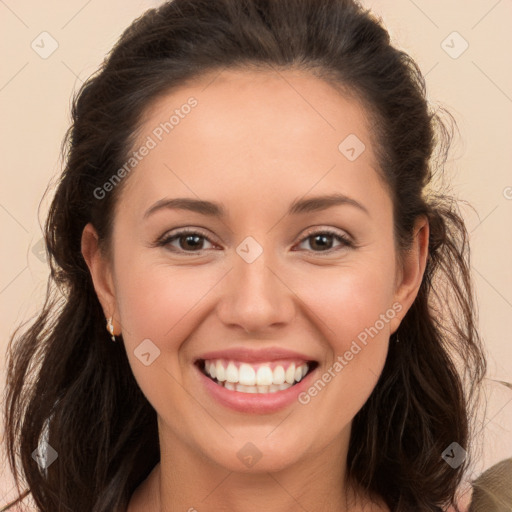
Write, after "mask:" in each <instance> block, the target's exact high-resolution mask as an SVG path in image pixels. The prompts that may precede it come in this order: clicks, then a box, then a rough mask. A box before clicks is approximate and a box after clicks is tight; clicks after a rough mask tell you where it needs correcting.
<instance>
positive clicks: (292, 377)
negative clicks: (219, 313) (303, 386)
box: [195, 359, 318, 394]
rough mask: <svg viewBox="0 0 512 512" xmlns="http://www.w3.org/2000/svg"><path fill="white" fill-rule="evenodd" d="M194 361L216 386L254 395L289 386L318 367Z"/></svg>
mask: <svg viewBox="0 0 512 512" xmlns="http://www.w3.org/2000/svg"><path fill="white" fill-rule="evenodd" d="M195 364H196V366H197V367H198V368H199V370H200V371H201V372H202V373H203V374H204V375H206V377H208V378H209V379H210V380H213V382H215V383H216V384H217V385H219V386H221V387H224V388H226V389H228V390H230V391H238V392H241V393H255V394H264V393H276V392H278V391H284V390H285V389H288V388H291V387H293V386H295V385H296V384H298V383H299V382H300V381H301V380H302V379H304V378H305V377H306V376H307V375H309V374H310V373H311V372H312V371H313V370H314V369H315V368H316V367H317V366H318V363H317V362H316V361H307V362H289V361H287V362H273V363H261V364H249V363H244V362H238V361H228V360H224V359H217V360H205V359H198V360H197V361H196V363H195Z"/></svg>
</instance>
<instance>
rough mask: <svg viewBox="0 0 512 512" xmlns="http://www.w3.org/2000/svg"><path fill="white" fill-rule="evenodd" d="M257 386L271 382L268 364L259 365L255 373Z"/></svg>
mask: <svg viewBox="0 0 512 512" xmlns="http://www.w3.org/2000/svg"><path fill="white" fill-rule="evenodd" d="M256 383H257V384H258V386H270V384H272V370H271V369H270V368H269V367H268V366H260V367H259V368H258V373H257V374H256Z"/></svg>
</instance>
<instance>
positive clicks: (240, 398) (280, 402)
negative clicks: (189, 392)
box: [194, 365, 316, 414]
mask: <svg viewBox="0 0 512 512" xmlns="http://www.w3.org/2000/svg"><path fill="white" fill-rule="evenodd" d="M194 366H195V365H194ZM196 370H197V372H198V373H199V377H200V379H201V381H202V383H203V385H204V387H205V388H206V390H207V392H208V393H209V394H210V395H211V396H212V398H214V399H215V400H216V401H217V402H219V403H220V404H221V405H223V406H225V407H229V408H230V409H234V410H236V411H239V412H248V413H255V414H266V413H272V412H276V411H279V410H280V409H284V408H285V407H287V406H289V405H291V404H292V403H293V402H298V396H299V394H300V393H302V392H303V391H305V390H306V389H307V388H308V386H309V381H310V379H311V376H312V375H313V374H314V373H315V371H316V368H315V369H314V370H313V371H311V372H309V373H308V374H307V375H306V376H305V377H304V378H303V379H302V380H301V381H300V382H298V383H297V384H295V385H294V386H292V387H290V388H288V389H283V390H282V391H276V392H275V393H243V392H241V391H231V390H230V389H226V388H225V387H224V386H220V385H219V384H217V383H215V382H214V381H213V380H212V379H210V378H209V377H207V376H206V375H205V374H204V373H203V372H202V371H201V370H200V369H199V368H198V367H197V366H196Z"/></svg>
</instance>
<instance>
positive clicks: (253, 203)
mask: <svg viewBox="0 0 512 512" xmlns="http://www.w3.org/2000/svg"><path fill="white" fill-rule="evenodd" d="M190 96H194V97H195V98H196V99H197V100H198V105H197V106H196V107H195V108H194V109H192V111H191V112H190V114H188V115H187V116H185V118H184V119H181V120H180V123H179V125H177V126H175V128H174V129H173V130H172V132H170V133H169V134H167V135H165V136H164V138H163V139H162V141H161V142H159V144H158V145H157V146H156V147H155V148H154V149H152V150H151V151H150V152H149V154H148V155H147V156H145V157H144V158H143V160H142V161H141V162H140V163H139V164H138V165H137V167H136V168H135V169H134V170H133V171H132V172H131V174H130V175H129V176H128V177H127V178H125V180H126V182H125V183H124V186H125V188H124V189H123V190H122V193H121V195H120V197H119V202H118V207H117V209H116V212H115V219H114V230H113V239H112V248H113V252H112V258H111V259H109V258H107V257H106V256H104V255H103V254H102V253H101V251H100V250H99V248H98V243H97V234H96V231H95V230H94V227H93V226H92V225H91V224H88V225H87V226H86V227H85V229H84V231H83V236H82V252H83V255H84V258H85V260H86V261H87V264H88V266H89V269H90V272H91V275H92V278H93V282H94V286H95V289H96V292H97V294H98V298H99V300H100V302H101V304H102V307H103V310H104V312H105V316H106V317H107V318H108V317H110V316H111V315H113V316H114V327H115V334H116V335H119V334H121V333H122V336H123V337H122V340H123V342H124V344H125V347H126V352H127V355H128V358H129V361H130V365H131V368H132V371H133V374H134V376H135V378H136V380H137V382H138V384H139V386H140V387H141V389H142V391H143V392H144V394H145V396H146V397H147V399H148V400H149V402H150V403H151V404H152V406H153V407H154V409H155V410H156V412H157V416H158V425H159V438H160V446H161V462H160V463H159V464H158V465H157V466H155V469H154V470H153V472H152V473H151V474H150V476H149V477H148V478H147V480H146V481H145V482H143V483H142V484H141V485H140V486H139V488H138V489H137V490H136V492H135V493H134V495H133V497H132V500H131V502H130V505H129V507H128V512H137V511H139V510H145V511H147V510H149V511H157V510H184V511H185V510H191V509H192V510H193V509H194V508H195V509H197V510H198V511H200V512H207V511H219V510H230V511H232V512H242V511H243V512H252V511H259V510H265V509H270V508H271V509H272V511H274V512H285V511H286V512H288V511H291V510H297V508H298V506H299V504H300V506H301V507H304V509H305V510H309V511H315V512H320V511H322V512H324V511H325V512H329V511H337V512H339V511H348V510H350V511H351V512H352V511H354V512H355V511H370V510H373V511H386V510H388V508H387V507H386V506H385V505H384V504H383V502H382V501H380V500H377V501H376V503H374V504H373V505H371V504H370V500H369V497H368V496H365V495H364V494H362V493H360V492H359V490H358V489H355V488H353V487H352V488H349V486H348V485H346V483H345V468H346V456H347V450H348V443H349V436H350V429H351V424H352V420H353V418H354V416H355V415H356V413H357V412H358V411H359V410H360V409H361V407H362V406H363V404H364V403H365V401H366V400H367V399H368V397H369V395H370V394H371V392H372V390H373V388H374V387H375V384H376V383H377V380H378V377H379V375H380V373H381V371H382V368H383V366H384V363H385V359H386V355H387V351H388V344H389V337H390V335H391V334H392V333H393V332H394V331H395V330H396V329H397V328H398V326H399V324H400V321H401V319H402V318H403V317H404V315H405V313H406V311H407V310H408V309H409V308H410V306H411V304H412V303H413V301H414V299H415V297H416V295H417V292H418V289H419V286H420V284H421V280H422V277H423V273H424V270H425V264H426V257H427V252H428V223H427V220H426V219H424V218H422V219H419V220H418V222H417V223H416V226H415V230H414V239H413V245H412V247H411V250H410V251H408V252H407V254H406V257H405V260H404V264H403V265H402V266H400V265H398V260H397V253H396V249H395V245H394V238H393V217H392V203H391V199H390V196H389V193H388V191H387V189H386V187H385V185H384V184H383V182H382V181H381V180H380V179H379V176H378V174H377V172H376V170H375V169H376V168H377V164H376V160H375V155H374V152H373V149H372V148H373V143H372V138H371V135H372V132H371V129H372V128H371V125H369V123H368V122H367V117H366V116H365V111H364V110H363V108H362V106H361V105H360V104H359V103H358V102H357V101H355V100H354V99H349V98H348V97H344V96H342V95H341V94H340V93H339V92H338V91H336V90H335V89H334V88H332V87H331V86H329V85H328V84H326V83H324V82H323V81H321V80H319V79H318V78H316V77H313V76H311V75H309V74H306V73H304V72H299V71H292V70H287V71H280V72H279V73H277V72H274V71H255V70H251V71H249V70H236V71H235V70H230V71H227V70H224V71H223V72H222V73H220V74H218V75H217V74H215V75H211V76H205V77H203V79H201V80H198V81H195V82H193V83H190V84H187V85H186V86H184V87H181V88H180V89H177V90H174V91H173V92H172V93H170V94H167V95H165V96H164V97H161V98H159V99H158V101H156V102H154V103H153V104H152V105H151V108H149V109H148V110H147V112H146V116H145V118H144V122H143V124H142V127H141V130H140V131H139V132H138V141H137V143H136V144H135V145H134V148H138V147H140V145H141V144H142V143H143V142H144V141H145V140H146V138H147V136H148V135H151V133H152V131H153V130H154V129H155V127H157V126H158V125H159V123H160V122H162V121H164V120H166V119H168V118H169V116H170V114H171V113H172V111H173V110H174V109H176V108H179V107H180V105H183V104H184V103H186V101H187V99H188V98H189V97H190ZM349 134H356V135H357V137H358V138H359V139H360V140H361V141H363V142H364V144H365V146H366V149H365V151H363V153H362V154H361V155H360V156H359V157H358V158H357V159H356V160H355V161H349V160H348V159H347V158H346V157H345V156H344V155H343V154H342V153H341V152H340V151H339V150H338V145H339V144H340V142H341V141H343V140H344V139H345V138H346V137H347V135H349ZM333 192H339V193H343V194H345V195H347V196H349V197H351V198H353V199H355V200H356V201H358V202H359V203H361V204H362V205H363V206H364V207H365V208H366V209H367V210H368V213H365V212H364V211H362V210H360V209H358V208H356V207H354V206H351V205H347V204H345V205H337V206H334V207H331V208H329V209H325V210H323V211H318V212H315V213H307V214H299V215H294V216H287V215H286V211H287V210H288V207H289V205H290V204H291V203H292V202H293V201H294V200H296V199H300V198H303V197H313V196H317V195H323V194H332V193H333ZM164 197H166V198H176V197H191V198H196V199H197V198H200V199H206V200H211V201H217V202H221V203H223V204H224V206H225V207H226V209H227V211H228V216H227V217H226V218H225V219H223V220H221V219H217V218H213V217H208V216H204V215H200V214H198V213H195V212H187V211H183V210H169V209H168V210H165V209H164V210H160V211H158V212H157V213H155V214H154V215H152V216H150V217H149V218H147V219H146V220H144V219H143V215H144V212H145V211H146V210H147V209H148V208H149V207H150V206H151V205H153V204H154V203H155V202H156V201H158V200H160V199H162V198H164ZM183 227H190V228H197V229H199V230H200V231H201V232H202V234H205V235H206V236H207V237H208V238H209V240H210V241H208V240H207V239H199V243H198V244H196V245H195V246H194V245H193V244H191V245H192V248H191V245H187V239H186V237H182V238H181V243H180V239H175V240H174V241H173V242H171V243H169V245H168V246H167V247H152V246H151V244H152V242H154V241H155V240H156V239H158V238H159V237H160V236H162V235H163V234H165V233H169V232H171V230H173V231H176V228H183ZM311 227H314V228H315V229H314V230H313V232H315V233H316V232H320V233H322V232H324V230H325V229H326V228H331V229H333V230H334V231H336V233H339V234H341V235H345V236H348V237H349V239H350V240H352V241H353V242H354V243H355V244H356V246H355V247H349V246H344V245H343V244H342V242H340V241H338V240H337V239H336V238H334V237H331V238H328V239H327V241H326V243H327V248H332V250H331V251H330V252H329V253H327V252H326V251H322V246H321V245H319V244H315V241H318V239H315V237H314V236H313V237H312V236H309V238H306V236H308V233H306V230H307V228H311ZM247 236H252V237H253V238H254V239H255V240H256V241H257V242H258V243H259V244H260V246H261V247H262V249H263V253H262V254H261V255H260V256H259V257H258V258H257V259H256V260H255V261H254V262H252V263H247V262H246V261H245V260H244V259H242V258H241V257H240V256H239V255H238V253H237V252H236V248H237V247H238V246H239V245H240V244H241V242H242V241H243V240H244V239H245V238H246V237H247ZM201 241H202V245H201ZM192 242H193V241H192ZM320 242H321V240H320ZM329 244H330V245H329ZM171 247H173V248H174V249H176V251H180V249H181V253H179V252H172V250H171ZM194 247H198V249H194ZM187 251H188V254H187ZM194 251H195V252H194ZM396 303H398V304H399V305H400V306H401V311H400V313H398V314H397V315H396V316H395V318H393V319H392V320H389V321H388V322H387V323H385V325H384V327H383V328H382V329H381V330H380V331H379V332H378V334H377V335H375V336H374V337H373V338H369V342H368V344H367V345H366V346H364V348H363V349H362V350H361V351H360V352H359V353H358V354H357V355H356V356H354V358H353V359H352V360H351V361H350V362H349V363H348V364H347V365H346V366H345V367H344V368H343V371H341V372H339V374H337V376H336V378H334V379H332V380H331V382H329V383H328V385H326V386H325V388H324V389H322V391H321V392H320V393H319V394H318V396H316V397H315V398H314V399H312V400H311V401H310V402H309V403H308V404H306V405H302V404H300V403H298V402H294V403H293V404H292V405H290V406H288V407H286V408H285V409H284V410H280V411H278V412H275V413H270V414H250V413H241V412H238V411H233V410H230V409H227V408H226V407H224V406H222V405H220V404H218V403H217V402H216V401H213V400H212V399H210V398H209V395H207V394H206V393H205V392H204V388H203V387H202V386H201V385H200V381H199V379H198V376H197V371H196V370H195V368H194V366H193V362H194V360H195V359H196V358H198V357H199V356H200V355H201V354H204V353H205V352H206V351H210V350H220V349H225V348H229V347H244V346H250V347H254V348H265V347H270V346H279V347H283V348H288V349H291V350H296V351H299V352H301V353H304V354H307V355H309V356H310V357H311V359H315V360H316V361H318V362H319V368H318V369H317V372H318V373H317V375H321V374H322V373H323V372H325V371H326V370H327V369H328V368H330V367H332V365H333V363H334V361H335V360H336V358H337V356H339V355H343V354H344V353H345V352H346V351H347V350H348V349H349V347H350V345H351V343H352V341H353V340H355V339H357V336H358V334H360V333H361V332H362V331H364V329H365V328H368V327H370V326H374V325H375V323H376V321H377V320H378V319H379V315H381V314H384V313H386V311H388V310H390V309H391V310H392V307H393V304H396ZM146 338H149V339H151V340H152V342H153V343H154V344H155V345H156V346H157V347H158V348H159V350H160V351H161V353H160V356H159V357H158V358H157V359H155V361H154V362H153V363H152V364H151V365H150V366H145V365H143V364H141V362H140V361H139V360H138V358H137V357H136V356H135V355H134V350H135V349H136V348H137V346H138V345H139V344H140V343H141V341H142V340H144V339H146ZM403 342H407V340H403ZM247 442H251V443H253V444H254V445H255V446H256V447H257V448H258V450H259V451H260V452H261V454H262V457H261V459H260V460H259V461H258V462H257V463H256V464H255V465H254V466H252V467H251V468H248V467H246V466H244V465H243V464H242V463H241V461H240V460H239V458H238V457H237V452H238V451H239V450H240V449H241V448H242V447H243V446H244V445H245V444H246V443H247Z"/></svg>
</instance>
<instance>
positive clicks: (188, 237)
mask: <svg viewBox="0 0 512 512" xmlns="http://www.w3.org/2000/svg"><path fill="white" fill-rule="evenodd" d="M200 238H201V237H200V236H197V235H186V236H185V237H184V239H185V240H186V244H187V245H189V240H190V239H194V240H195V243H196V244H197V243H198V240H200ZM199 245H200V244H199ZM191 246H192V248H193V249H197V245H194V242H193V243H192V245H191ZM182 249H186V247H183V246H182Z"/></svg>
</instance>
